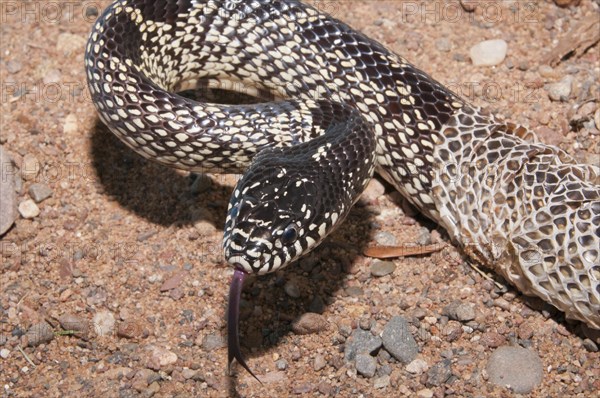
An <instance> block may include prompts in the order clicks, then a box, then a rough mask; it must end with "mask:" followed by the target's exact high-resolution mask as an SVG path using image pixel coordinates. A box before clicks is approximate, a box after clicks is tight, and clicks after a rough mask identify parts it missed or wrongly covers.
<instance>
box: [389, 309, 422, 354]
mask: <svg viewBox="0 0 600 398" xmlns="http://www.w3.org/2000/svg"><path fill="white" fill-rule="evenodd" d="M381 338H382V340H383V347H384V348H385V350H386V351H387V352H389V353H390V354H392V356H393V357H394V358H396V359H397V360H398V361H400V362H402V363H405V364H407V363H410V362H411V361H412V360H413V359H415V357H416V356H417V353H418V352H419V346H418V345H417V342H416V341H415V339H414V337H413V336H412V334H411V333H410V329H409V326H408V322H407V321H406V319H404V318H402V317H400V316H395V317H393V318H392V319H391V320H390V321H389V322H388V323H387V324H386V325H385V327H384V328H383V334H382V335H381Z"/></svg>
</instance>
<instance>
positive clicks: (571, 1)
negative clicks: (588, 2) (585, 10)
mask: <svg viewBox="0 0 600 398" xmlns="http://www.w3.org/2000/svg"><path fill="white" fill-rule="evenodd" d="M554 2H555V3H556V5H557V6H559V7H571V6H578V5H579V3H581V0H554Z"/></svg>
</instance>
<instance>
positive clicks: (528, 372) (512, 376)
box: [486, 346, 544, 394]
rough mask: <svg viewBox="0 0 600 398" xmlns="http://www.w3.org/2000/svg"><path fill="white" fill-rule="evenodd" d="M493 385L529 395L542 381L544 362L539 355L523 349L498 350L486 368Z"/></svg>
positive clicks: (507, 348)
mask: <svg viewBox="0 0 600 398" xmlns="http://www.w3.org/2000/svg"><path fill="white" fill-rule="evenodd" d="M486 371H487V374H488V376H489V380H490V382H491V383H494V384H497V385H499V386H503V387H509V388H510V389H511V390H513V391H514V392H516V393H518V394H529V393H530V392H532V391H533V389H534V388H535V387H536V386H537V385H539V384H540V383H541V381H542V376H543V373H544V370H543V367H542V361H541V359H540V357H539V356H538V355H537V353H535V352H533V351H531V350H528V349H526V348H521V347H509V346H503V347H500V348H498V349H496V350H495V351H494V352H493V353H492V355H491V357H490V359H489V361H488V363H487V366H486Z"/></svg>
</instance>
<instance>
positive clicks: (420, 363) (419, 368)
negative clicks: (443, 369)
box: [406, 358, 429, 375]
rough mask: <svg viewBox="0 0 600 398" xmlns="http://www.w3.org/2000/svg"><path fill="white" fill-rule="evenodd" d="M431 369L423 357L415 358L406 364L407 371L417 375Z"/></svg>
mask: <svg viewBox="0 0 600 398" xmlns="http://www.w3.org/2000/svg"><path fill="white" fill-rule="evenodd" d="M427 369H429V364H428V363H427V362H425V361H424V360H422V359H419V358H417V359H415V360H413V361H412V362H411V363H409V364H408V365H406V371H407V372H408V373H412V374H415V375H420V374H422V373H423V372H425V371H426V370H427Z"/></svg>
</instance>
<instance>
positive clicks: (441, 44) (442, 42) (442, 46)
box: [435, 37, 452, 53]
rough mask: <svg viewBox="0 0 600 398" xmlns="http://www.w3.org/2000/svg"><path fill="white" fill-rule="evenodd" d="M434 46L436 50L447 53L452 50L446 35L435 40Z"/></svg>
mask: <svg viewBox="0 0 600 398" xmlns="http://www.w3.org/2000/svg"><path fill="white" fill-rule="evenodd" d="M435 48H437V49H438V51H442V52H445V53H447V52H449V51H450V50H452V43H451V42H450V40H449V39H448V38H447V37H442V38H441V39H437V40H436V41H435Z"/></svg>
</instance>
